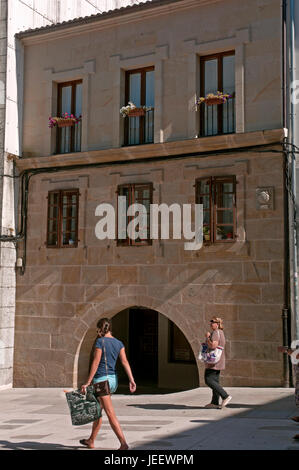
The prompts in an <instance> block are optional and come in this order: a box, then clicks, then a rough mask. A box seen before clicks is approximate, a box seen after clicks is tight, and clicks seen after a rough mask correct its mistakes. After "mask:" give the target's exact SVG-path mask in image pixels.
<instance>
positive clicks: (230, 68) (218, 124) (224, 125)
mask: <svg viewBox="0 0 299 470" xmlns="http://www.w3.org/2000/svg"><path fill="white" fill-rule="evenodd" d="M200 77H201V78H200V82H201V86H200V96H203V97H205V96H207V95H208V94H209V93H213V94H215V93H217V91H220V92H223V93H228V94H229V95H231V98H229V99H228V100H227V101H226V102H225V103H224V104H214V105H207V104H205V103H202V104H201V105H200V136H201V137H208V136H213V135H220V134H232V133H234V132H235V129H236V123H235V53H234V52H225V53H222V54H215V55H210V56H205V57H201V59H200Z"/></svg>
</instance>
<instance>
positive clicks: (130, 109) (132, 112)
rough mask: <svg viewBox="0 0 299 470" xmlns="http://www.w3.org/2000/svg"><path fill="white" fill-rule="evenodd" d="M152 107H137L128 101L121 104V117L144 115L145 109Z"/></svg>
mask: <svg viewBox="0 0 299 470" xmlns="http://www.w3.org/2000/svg"><path fill="white" fill-rule="evenodd" d="M151 109H153V108H152V107H147V106H140V107H137V106H135V104H134V103H132V102H131V101H129V103H128V105H127V106H123V107H122V108H120V111H119V112H120V114H121V115H122V117H123V118H125V117H138V116H145V113H146V112H147V111H150V110H151Z"/></svg>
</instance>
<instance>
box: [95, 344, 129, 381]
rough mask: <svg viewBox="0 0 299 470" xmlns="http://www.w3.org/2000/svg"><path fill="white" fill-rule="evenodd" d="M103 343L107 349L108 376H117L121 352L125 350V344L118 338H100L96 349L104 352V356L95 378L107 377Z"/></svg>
mask: <svg viewBox="0 0 299 470" xmlns="http://www.w3.org/2000/svg"><path fill="white" fill-rule="evenodd" d="M103 342H104V345H105V349H106V358H107V368H108V375H114V374H115V365H116V361H117V358H118V356H119V353H120V350H121V349H122V348H124V345H123V343H122V342H121V341H119V340H118V339H116V338H109V337H108V338H107V337H104V338H98V339H97V341H96V344H95V347H96V348H98V349H101V350H102V356H101V360H100V363H99V366H98V369H97V371H96V373H95V375H94V378H100V377H103V376H106V375H107V372H106V365H105V354H104V348H103Z"/></svg>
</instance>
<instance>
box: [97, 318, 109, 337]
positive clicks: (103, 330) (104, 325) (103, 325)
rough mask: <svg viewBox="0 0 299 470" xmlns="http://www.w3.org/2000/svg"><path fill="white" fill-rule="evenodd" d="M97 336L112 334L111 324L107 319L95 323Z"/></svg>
mask: <svg viewBox="0 0 299 470" xmlns="http://www.w3.org/2000/svg"><path fill="white" fill-rule="evenodd" d="M97 328H98V329H99V335H100V336H105V335H106V334H107V333H109V332H110V333H111V332H112V322H111V320H110V319H109V318H101V320H99V321H98V323H97Z"/></svg>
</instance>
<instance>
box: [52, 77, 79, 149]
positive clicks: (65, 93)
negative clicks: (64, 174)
mask: <svg viewBox="0 0 299 470" xmlns="http://www.w3.org/2000/svg"><path fill="white" fill-rule="evenodd" d="M65 113H68V114H69V115H70V114H73V115H74V116H76V117H79V116H81V115H82V80H77V81H73V82H66V83H59V84H58V103H57V116H58V117H63V115H64V114H65ZM80 151H81V120H79V122H77V123H76V124H74V125H72V126H67V127H58V128H57V149H56V153H70V152H80Z"/></svg>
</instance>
